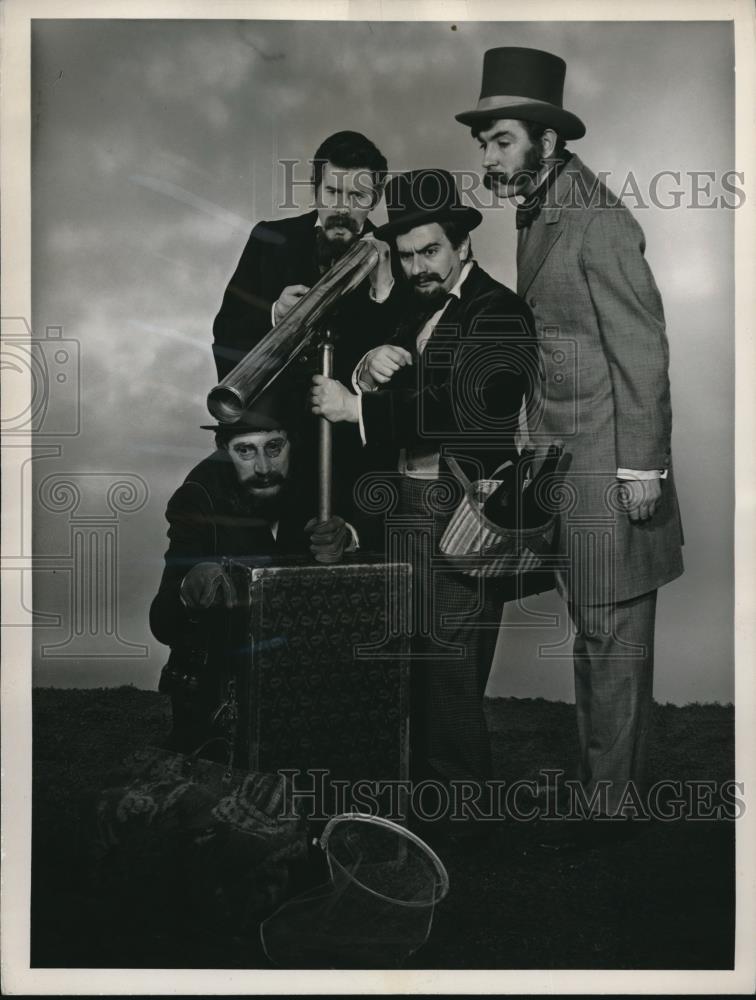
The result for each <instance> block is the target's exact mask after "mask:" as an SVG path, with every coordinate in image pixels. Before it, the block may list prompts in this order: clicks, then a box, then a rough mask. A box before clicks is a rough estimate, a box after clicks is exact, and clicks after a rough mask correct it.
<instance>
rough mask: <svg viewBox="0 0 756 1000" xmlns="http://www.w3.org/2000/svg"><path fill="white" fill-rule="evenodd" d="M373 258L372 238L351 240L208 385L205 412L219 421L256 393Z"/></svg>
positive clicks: (306, 341) (234, 415) (228, 419)
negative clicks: (222, 374)
mask: <svg viewBox="0 0 756 1000" xmlns="http://www.w3.org/2000/svg"><path fill="white" fill-rule="evenodd" d="M378 260H379V254H378V250H377V249H376V247H375V246H374V245H373V241H372V240H359V241H358V242H357V243H355V245H354V246H353V247H352V248H351V249H350V250H348V251H347V252H346V253H345V254H344V256H343V257H342V258H341V259H340V260H338V261H336V262H335V263H334V264H333V265H332V267H331V268H330V269H329V270H328V271H327V272H326V273H325V274H324V275H323V277H322V278H321V279H320V281H318V282H317V284H315V285H313V287H312V288H311V289H310V290H309V292H307V293H306V294H305V295H303V296H302V298H301V299H300V300H299V302H297V304H296V305H295V306H293V307H292V308H291V309H290V310H289V312H288V313H287V314H286V315H285V316H284V318H283V319H282V320H281V322H280V323H277V324H276V325H275V326H274V327H273V329H272V330H270V332H268V333H266V334H265V336H264V337H263V338H262V340H260V341H259V342H258V343H257V344H256V345H255V346H254V347H253V348H252V350H251V351H250V352H249V353H248V354H247V355H246V356H245V357H243V358H242V360H241V361H240V362H239V364H238V365H237V366H236V368H234V369H233V371H231V372H229V374H228V375H227V376H226V377H225V378H224V379H223V381H222V382H220V383H219V384H218V385H216V386H215V388H214V389H212V390H211V391H210V393H209V395H208V397H207V408H208V410H209V411H210V413H211V414H212V415H213V416H214V417H215V418H216V419H217V420H219V421H222V422H223V423H233V422H234V421H236V420H238V419H239V417H240V416H241V414H242V413H243V411H244V410H245V409H246V408H247V407H248V406H249V405H250V404H251V403H253V402H254V400H255V399H256V398H257V397H258V396H259V395H260V393H262V392H263V391H264V390H265V389H267V388H268V386H270V385H271V384H272V383H273V382H274V381H275V380H276V378H278V376H279V375H280V374H281V372H283V371H285V370H286V368H288V366H289V365H290V364H291V362H292V361H293V360H294V359H295V358H296V357H297V356H298V355H299V354H301V352H302V351H303V350H304V349H305V348H306V347H308V346H310V345H311V344H312V342H313V340H315V339H316V338H317V337H318V335H319V333H320V324H321V322H322V320H323V319H324V318H325V316H326V315H327V314H328V313H329V312H330V310H331V309H332V308H333V306H334V305H335V304H336V303H337V302H338V300H339V299H340V298H341V297H342V296H343V295H346V294H347V293H349V292H351V291H352V290H353V289H355V288H356V287H357V285H359V283H360V282H361V281H362V280H363V279H364V278H365V277H367V275H368V274H370V272H371V271H372V270H373V269H374V268H375V267H376V266H377V264H378ZM328 374H330V373H328Z"/></svg>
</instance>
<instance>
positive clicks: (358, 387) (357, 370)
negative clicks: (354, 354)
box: [352, 351, 378, 396]
mask: <svg viewBox="0 0 756 1000" xmlns="http://www.w3.org/2000/svg"><path fill="white" fill-rule="evenodd" d="M368 354H370V351H366V352H365V353H364V354H363V355H362V357H361V358H360V360H359V361H358V362H357V364H356V365H355V366H354V371H353V372H352V388H353V389H354V391H355V392H356V393H357V395H358V396H359V395H360V394H361V393H363V392H372V391H373V390H374V389H377V388H378V386H377V385H376V384H375V383H374V382H373V380H372V378H370V376H369V375H367V374H366V373H365V372H363V371H362V366H363V365H364V364H365V358H366V357H367V356H368ZM360 376H362V378H363V379H364V380H365V381H360ZM368 379H369V381H368Z"/></svg>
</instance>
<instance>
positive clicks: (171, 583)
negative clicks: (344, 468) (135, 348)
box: [150, 387, 354, 752]
mask: <svg viewBox="0 0 756 1000" xmlns="http://www.w3.org/2000/svg"><path fill="white" fill-rule="evenodd" d="M291 419H292V407H291V400H290V398H289V397H288V395H287V394H286V393H285V392H282V391H281V390H280V388H276V387H274V389H271V390H268V392H266V393H265V394H263V396H262V397H260V398H259V399H258V400H257V401H256V402H255V403H254V404H253V406H252V407H251V408H249V409H248V410H246V411H245V412H244V413H243V415H242V416H241V418H240V420H239V421H238V422H236V423H233V424H218V425H217V426H209V427H206V428H205V429H207V430H214V431H215V435H216V445H217V448H216V450H215V451H214V452H213V453H212V454H211V455H210V456H208V457H207V458H205V459H204V460H203V461H202V462H200V463H199V465H197V466H196V467H195V468H194V469H192V471H191V472H190V473H189V475H188V476H187V477H186V479H185V480H184V482H183V484H182V485H181V486H180V487H179V489H178V490H176V492H175V493H174V494H173V496H172V497H171V499H170V501H169V502H168V508H167V511H166V518H167V520H168V524H169V528H168V538H169V540H170V544H169V547H168V551H167V552H166V554H165V568H164V570H163V576H162V579H161V581H160V589H159V590H158V593H157V596H156V597H155V599H154V600H153V602H152V606H151V608H150V627H151V629H152V632H153V634H154V635H155V637H156V638H157V639H158V640H159V641H160V642H162V643H165V644H166V645H168V646H170V647H171V655H170V659H169V661H168V664H167V665H166V667H165V668H164V670H163V674H162V676H161V681H160V690H161V691H163V692H164V693H167V694H170V695H171V699H172V707H173V732H172V734H171V737H170V740H169V746H170V747H171V748H173V749H177V750H181V751H186V752H188V751H192V750H196V749H197V748H198V747H199V746H200V745H201V744H202V743H203V742H205V741H206V740H208V739H209V738H210V737H213V736H216V735H222V734H223V733H224V732H225V726H224V725H220V723H221V722H223V723H225V721H226V720H218V722H219V724H218V725H217V726H216V725H215V722H216V719H215V716H216V714H217V713H218V710H219V709H221V708H222V706H223V702H224V700H226V699H227V697H228V684H229V680H231V679H232V678H233V673H234V671H233V662H234V657H233V655H232V654H230V653H229V652H228V651H229V647H230V645H233V638H232V636H233V630H234V627H235V620H234V619H235V616H234V615H232V614H231V613H230V612H231V611H232V610H233V609H234V608H235V607H236V606H237V605H239V604H243V600H244V595H243V594H241V593H238V592H237V590H236V588H235V585H234V580H233V578H232V574H231V570H230V564H231V563H241V564H246V565H265V564H270V563H275V562H277V561H279V560H280V559H282V558H283V557H285V556H290V555H301V554H304V553H306V552H307V551H308V549H309V551H310V552H311V553H312V554H313V555H314V556H315V557H316V558H317V559H318V561H320V562H337V561H338V560H339V559H340V557H341V554H342V553H343V552H344V551H346V550H348V549H349V548H351V547H353V545H354V543H353V540H352V536H351V534H350V532H349V530H348V528H347V526H346V525H345V523H344V522H343V521H342V520H341V519H340V518H338V517H334V518H331V519H330V520H329V521H326V522H323V523H316V522H315V519H314V518H311V516H310V515H311V514H312V509H309V508H308V507H307V504H306V493H305V491H304V490H303V489H302V488H301V484H300V482H299V478H298V476H297V474H296V467H297V461H298V458H299V456H298V454H297V448H298V445H299V442H298V441H297V440H296V436H295V435H293V434H292V433H291V432H290V430H289V427H290V425H291Z"/></svg>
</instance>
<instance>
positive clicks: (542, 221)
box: [517, 153, 583, 296]
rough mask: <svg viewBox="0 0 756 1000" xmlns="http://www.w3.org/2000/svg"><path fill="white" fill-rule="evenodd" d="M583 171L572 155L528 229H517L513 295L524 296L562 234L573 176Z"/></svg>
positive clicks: (575, 157) (578, 160) (577, 159)
mask: <svg viewBox="0 0 756 1000" xmlns="http://www.w3.org/2000/svg"><path fill="white" fill-rule="evenodd" d="M582 168H583V164H582V163H581V162H580V159H579V158H578V157H577V156H575V154H574V153H573V154H572V157H571V159H570V161H569V162H568V163H566V164H565V166H564V169H563V170H562V172H561V173H560V175H559V176H558V177H557V179H556V181H555V183H554V188H553V193H552V195H551V196H550V197H549V198H548V200H547V203H546V204H545V205H544V207H543V208H542V209H541V213H540V215H539V216H538V218H537V219H535V220H534V221H533V222H532V223H531V224H530V227H529V228H528V229H521V230H520V231H519V232H518V236H517V294H518V295H520V296H525V294H526V293H527V291H528V289H529V288H530V286H531V285H532V284H533V281H534V280H535V276H536V275H537V274H538V272H539V271H540V270H541V267H542V266H543V264H544V261H545V260H546V258H547V257H548V255H549V254H550V253H551V251H552V249H553V248H554V245H555V244H556V242H557V241H558V240H559V237H560V236H561V235H562V233H563V231H564V215H565V212H566V211H568V209H566V208H565V207H564V206H565V204H566V203H567V202H568V200H569V196H570V192H571V191H572V190H573V185H574V182H575V176H576V174H578V173H579V172H580V171H581V170H582Z"/></svg>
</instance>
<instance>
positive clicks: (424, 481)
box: [311, 169, 538, 782]
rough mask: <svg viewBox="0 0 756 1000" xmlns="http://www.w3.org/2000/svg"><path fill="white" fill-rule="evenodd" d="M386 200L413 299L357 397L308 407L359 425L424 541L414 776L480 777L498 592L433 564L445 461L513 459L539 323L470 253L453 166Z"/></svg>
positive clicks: (451, 484)
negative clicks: (425, 619) (427, 532)
mask: <svg viewBox="0 0 756 1000" xmlns="http://www.w3.org/2000/svg"><path fill="white" fill-rule="evenodd" d="M386 202H387V208H388V219H389V221H388V224H387V225H385V226H383V227H381V228H380V229H379V230H378V232H377V236H378V237H379V238H380V239H382V240H387V241H389V243H390V244H391V246H392V250H393V251H394V253H395V255H396V257H397V258H398V261H399V264H400V267H401V272H402V274H403V279H404V282H405V285H406V286H408V288H409V291H410V295H409V297H408V305H407V308H406V310H405V312H404V314H403V315H402V317H401V320H400V322H399V324H398V326H397V327H396V329H395V330H393V331H391V330H387V331H386V333H387V337H386V341H385V343H384V344H382V345H380V346H378V347H377V348H375V349H373V350H371V351H369V352H368V353H367V354H366V356H365V357H364V358H363V359H362V360H361V362H360V364H359V365H358V366H357V368H356V370H355V372H354V383H353V384H354V387H355V388H356V389H358V391H359V395H357V396H355V395H354V394H353V393H352V392H350V391H349V390H348V389H347V388H346V387H345V386H343V385H341V384H340V383H339V382H338V381H336V380H333V379H326V378H324V377H322V376H315V378H314V385H313V390H312V397H311V398H312V404H313V412H314V413H315V414H318V415H322V416H325V417H326V418H327V419H329V420H331V421H334V422H339V421H344V422H351V423H354V424H357V425H358V426H359V428H360V433H361V435H362V438H363V441H364V442H365V445H366V452H368V453H369V454H370V455H371V456H372V457H371V460H370V464H371V465H372V467H373V468H375V469H381V470H384V472H385V474H386V476H387V481H388V482H389V483H395V484H396V491H397V496H398V507H397V510H396V513H397V514H398V515H399V517H400V518H403V519H404V520H405V523H407V524H408V525H410V526H411V527H410V529H409V531H410V534H414V537H415V539H416V540H417V541H416V546H417V548H418V549H419V548H420V547H421V546H422V545H423V544H426V543H427V542H428V541H429V542H430V560H429V561H428V562H423V561H422V560H418V561H417V562H413V577H414V602H415V604H414V606H415V609H416V614H417V615H418V618H416V620H415V622H414V623H413V625H414V635H413V645H412V652H413V664H412V707H411V725H410V730H411V772H412V775H413V778H414V779H415V780H418V779H424V780H427V779H434V780H441V781H446V782H449V781H454V780H457V781H473V782H476V781H477V782H480V781H484V780H485V779H488V778H490V776H491V752H490V744H489V737H488V732H487V729H486V722H485V717H484V714H483V704H482V701H483V694H484V692H485V688H486V682H487V680H488V675H489V672H490V669H491V661H492V658H493V654H494V649H495V646H496V640H497V636H498V630H499V623H500V618H501V595H500V594H499V593H498V592H497V589H496V588H495V587H494V586H493V585H491V582H490V581H484V580H481V579H476V578H472V577H466V576H463V575H462V574H461V573H459V572H454V571H450V570H449V569H448V568H445V567H443V566H442V565H440V563H441V562H442V560H440V559H439V556H438V542H439V539H440V537H441V535H442V534H443V531H444V528H445V527H446V525H447V524H448V522H449V519H450V518H451V515H452V513H453V511H454V509H455V507H456V506H457V505H458V504H459V502H460V500H461V489H460V487H459V484H458V483H457V481H456V479H454V477H453V476H452V473H451V472H450V470H449V466H448V464H447V458H448V457H449V456H451V455H453V456H454V458H455V459H456V460H457V462H458V463H459V465H460V466H462V467H463V468H464V470H465V472H466V474H467V475H468V477H469V478H470V479H471V480H476V479H480V478H483V477H486V476H488V475H491V474H492V473H493V472H494V471H495V469H496V468H497V467H498V466H500V465H501V464H502V463H503V462H505V461H506V460H507V459H513V458H516V457H517V451H516V448H515V434H516V432H517V428H518V415H519V412H520V408H521V404H522V402H523V399H524V398H525V399H529V397H530V395H531V394H532V389H533V382H534V379H535V377H536V374H537V372H538V358H537V347H536V342H535V338H534V334H533V321H532V317H531V313H530V310H529V308H528V307H527V306H526V304H525V303H524V302H523V301H522V299H520V298H519V297H518V296H517V295H515V293H514V292H512V291H511V290H510V289H508V288H505V287H504V286H503V285H501V284H499V282H497V281H495V280H494V279H493V278H492V277H491V276H490V275H488V274H486V272H485V271H484V270H483V269H482V268H481V267H480V266H479V265H478V264H477V262H476V261H475V260H474V258H473V253H472V244H471V237H470V233H471V231H472V230H474V229H475V228H476V227H477V226H478V225H479V224H480V222H481V219H482V216H481V214H480V212H478V210H477V209H475V208H472V207H469V206H466V205H464V204H463V203H462V201H461V198H460V195H459V192H458V190H457V187H456V184H455V182H454V179H453V177H452V175H451V174H449V173H448V172H447V171H445V170H439V169H429V170H417V171H413V172H411V173H407V174H401V175H398V176H397V177H394V178H393V179H392V180H391V182H390V183H389V185H388V187H387V191H386ZM400 291H401V289H400ZM444 495H445V498H444ZM429 524H432V528H431V530H430V537H429V538H426V539H425V540H424V541H423V540H422V539H423V536H422V531H423V528H422V525H426V526H427V525H429ZM413 525H414V527H413ZM426 530H427V529H426ZM424 608H427V609H428V613H429V621H428V622H427V623H423V622H422V621H421V620H420V619H419V615H420V614H421V611H422V609H424Z"/></svg>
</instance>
